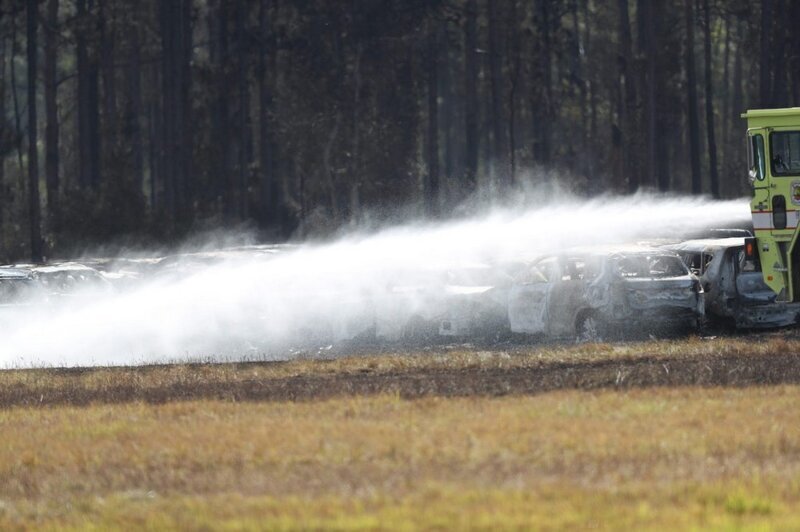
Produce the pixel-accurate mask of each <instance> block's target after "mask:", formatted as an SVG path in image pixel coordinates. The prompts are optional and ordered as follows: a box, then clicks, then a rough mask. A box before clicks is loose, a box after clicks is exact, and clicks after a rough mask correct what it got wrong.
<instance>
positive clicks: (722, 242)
mask: <svg viewBox="0 0 800 532" xmlns="http://www.w3.org/2000/svg"><path fill="white" fill-rule="evenodd" d="M666 247H667V248H668V249H670V250H672V251H674V252H676V253H677V254H678V255H679V256H680V257H681V259H682V260H683V262H684V263H685V264H686V265H687V267H689V268H690V269H691V271H692V272H693V273H695V274H696V275H697V276H698V277H699V278H700V281H701V283H702V284H703V289H704V291H705V301H706V315H707V317H708V318H709V320H712V321H717V322H731V323H732V324H734V325H735V326H736V327H737V328H742V329H752V328H770V327H784V326H787V325H792V324H795V323H797V322H798V319H799V318H800V303H782V302H779V301H776V299H777V294H775V292H774V291H773V290H772V289H771V288H770V287H769V286H767V284H766V283H765V282H764V276H763V273H762V271H761V264H760V263H759V261H758V260H748V259H747V257H746V255H745V239H744V238H720V239H704V240H689V241H687V242H682V243H680V244H673V245H669V246H666Z"/></svg>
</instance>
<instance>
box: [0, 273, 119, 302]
mask: <svg viewBox="0 0 800 532" xmlns="http://www.w3.org/2000/svg"><path fill="white" fill-rule="evenodd" d="M111 289H112V287H111V283H110V282H109V281H108V280H107V279H105V278H104V277H103V276H102V274H101V273H100V272H98V271H97V270H95V269H94V268H90V267H88V266H84V265H82V264H78V263H61V264H54V265H49V266H37V265H18V266H2V267H0V305H17V304H21V303H30V302H33V301H36V302H47V301H51V302H52V301H54V300H55V299H61V298H71V297H74V296H76V295H78V294H81V295H86V296H90V295H95V294H97V293H98V292H108V291H110V290H111Z"/></svg>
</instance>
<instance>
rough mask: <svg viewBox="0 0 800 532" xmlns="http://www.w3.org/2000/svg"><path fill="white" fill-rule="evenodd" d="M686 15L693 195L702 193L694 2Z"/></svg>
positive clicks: (687, 2) (686, 0)
mask: <svg viewBox="0 0 800 532" xmlns="http://www.w3.org/2000/svg"><path fill="white" fill-rule="evenodd" d="M684 6H685V14H686V87H687V92H688V95H687V101H688V105H689V112H688V114H689V157H690V159H689V160H690V165H691V170H692V194H700V193H701V192H702V181H701V176H700V126H699V123H698V118H697V76H696V74H695V65H694V0H684Z"/></svg>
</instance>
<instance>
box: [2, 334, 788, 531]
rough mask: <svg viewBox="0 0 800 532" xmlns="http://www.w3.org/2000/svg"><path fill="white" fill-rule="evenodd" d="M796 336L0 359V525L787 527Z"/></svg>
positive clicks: (61, 527)
mask: <svg viewBox="0 0 800 532" xmlns="http://www.w3.org/2000/svg"><path fill="white" fill-rule="evenodd" d="M798 404H800V340H798V339H796V338H795V336H794V335H793V334H790V333H773V334H763V335H756V336H742V337H734V338H690V339H685V340H672V341H650V342H637V343H624V344H614V345H596V344H589V345H580V346H565V345H545V346H526V345H520V344H514V345H497V346H492V347H486V346H483V347H473V346H469V345H460V346H436V347H432V348H427V349H425V350H421V351H412V352H408V351H406V350H403V351H402V352H392V351H391V350H384V352H382V353H380V354H377V355H376V354H372V353H370V352H368V351H367V350H365V351H363V352H359V353H356V354H353V355H351V356H347V357H336V358H332V359H331V360H299V361H293V362H286V363H248V364H188V365H187V364H181V365H172V366H149V367H138V368H96V369H81V370H77V369H73V370H52V369H37V370H24V371H22V370H21V371H6V372H2V373H0V434H2V435H3V444H2V446H0V528H2V529H9V528H10V529H13V528H20V529H27V528H32V527H35V528H44V529H48V528H50V529H55V528H58V529H65V528H66V529H70V528H72V529H86V528H92V527H94V528H96V529H103V530H105V529H109V528H111V529H114V528H117V529H130V528H132V527H135V528H151V529H159V530H160V529H165V528H166V529H169V528H180V529H186V528H191V529H198V528H201V529H208V528H212V529H217V528H230V529H253V528H265V529H296V528H347V529H411V528H490V527H491V528H497V527H502V528H519V527H534V528H560V527H582V528H584V527H591V528H612V529H620V528H626V529H627V528H631V527H637V528H640V527H648V528H656V529H674V528H677V527H680V528H701V527H702V528H721V529H729V528H741V527H745V528H750V527H765V528H774V529H786V528H798V527H800V517H798V516H797V512H796V511H795V509H796V508H797V507H798V506H800V408H798V407H797V405H798Z"/></svg>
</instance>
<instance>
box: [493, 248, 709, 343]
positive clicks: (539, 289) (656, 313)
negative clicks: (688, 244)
mask: <svg viewBox="0 0 800 532" xmlns="http://www.w3.org/2000/svg"><path fill="white" fill-rule="evenodd" d="M704 312H705V303H704V299H703V289H702V287H701V285H700V282H699V280H698V278H697V277H696V276H695V275H693V274H692V273H691V272H690V271H689V269H688V268H687V267H686V265H685V264H684V263H683V262H682V261H681V259H680V258H679V257H678V256H677V255H676V254H674V253H672V252H671V251H668V250H661V249H650V248H640V247H634V248H620V249H613V250H609V249H605V250H590V251H574V252H569V253H562V254H559V255H553V256H547V257H543V258H541V259H539V260H538V261H536V262H534V263H532V264H530V265H529V266H528V267H526V268H525V270H523V271H522V272H521V273H520V274H519V275H518V277H517V279H516V280H515V282H514V284H513V286H512V287H511V289H510V292H509V296H508V318H509V324H510V327H511V331H512V332H514V333H525V334H543V335H545V336H548V337H570V336H573V337H575V338H576V339H578V340H579V341H597V340H602V339H607V338H614V337H619V336H622V335H625V334H626V333H631V332H634V331H636V332H644V333H656V332H666V331H671V330H676V329H686V328H695V327H696V326H697V324H698V321H699V320H700V319H701V318H702V317H703V314H704Z"/></svg>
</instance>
